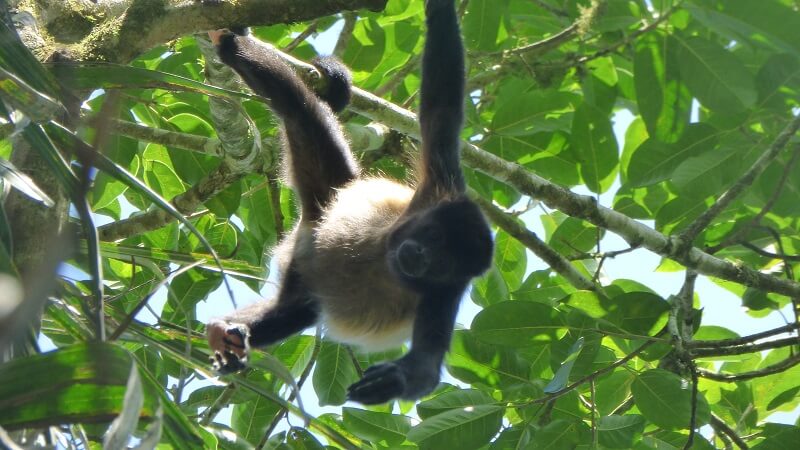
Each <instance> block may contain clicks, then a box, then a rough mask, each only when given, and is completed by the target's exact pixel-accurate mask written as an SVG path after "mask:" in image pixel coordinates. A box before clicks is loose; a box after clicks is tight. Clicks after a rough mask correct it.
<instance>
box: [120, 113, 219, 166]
mask: <svg viewBox="0 0 800 450" xmlns="http://www.w3.org/2000/svg"><path fill="white" fill-rule="evenodd" d="M109 125H110V126H111V129H112V130H113V131H114V132H115V133H118V134H121V135H123V136H128V137H131V138H133V139H137V140H140V141H143V142H152V143H155V144H160V145H164V146H167V147H177V148H182V149H184V150H191V151H193V152H197V153H202V154H205V155H211V156H220V157H222V156H224V155H225V150H224V149H223V147H222V143H221V142H220V140H219V139H215V138H207V137H203V136H197V135H194V134H189V133H181V132H179V131H169V130H162V129H160V128H153V127H148V126H146V125H140V124H138V123H134V122H128V121H127V120H119V119H113V120H111V121H110V122H109Z"/></svg>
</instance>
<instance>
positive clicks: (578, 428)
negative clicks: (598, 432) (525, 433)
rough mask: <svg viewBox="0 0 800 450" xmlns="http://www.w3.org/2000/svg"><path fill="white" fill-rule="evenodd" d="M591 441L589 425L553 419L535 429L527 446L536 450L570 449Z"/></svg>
mask: <svg viewBox="0 0 800 450" xmlns="http://www.w3.org/2000/svg"><path fill="white" fill-rule="evenodd" d="M590 441H591V438H590V433H589V427H587V426H586V425H585V424H584V423H583V422H580V421H575V422H568V421H566V420H554V421H552V422H550V423H549V424H547V426H545V427H544V428H541V429H539V430H536V433H534V435H533V441H531V445H530V446H529V448H532V449H533V448H535V449H536V450H571V449H575V448H580V447H578V446H577V445H578V444H588V443H589V442H590Z"/></svg>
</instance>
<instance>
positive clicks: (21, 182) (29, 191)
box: [0, 158, 54, 207]
mask: <svg viewBox="0 0 800 450" xmlns="http://www.w3.org/2000/svg"><path fill="white" fill-rule="evenodd" d="M0 177H1V178H3V180H4V181H5V182H6V183H8V184H10V185H11V186H12V187H13V188H15V189H17V190H18V191H20V192H22V193H23V194H25V195H27V196H28V197H30V198H32V199H34V200H36V201H38V202H41V203H43V204H44V205H45V206H48V207H50V206H53V205H54V203H53V200H52V199H50V197H48V196H47V194H46V193H45V192H44V191H43V190H41V189H39V186H37V185H36V183H35V182H34V181H33V180H32V179H31V177H29V176H27V175H25V174H24V173H22V172H21V171H20V170H19V169H17V168H16V167H15V166H14V165H13V164H11V162H10V161H6V160H5V159H3V158H0Z"/></svg>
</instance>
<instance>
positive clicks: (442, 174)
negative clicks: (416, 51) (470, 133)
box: [417, 0, 465, 198]
mask: <svg viewBox="0 0 800 450" xmlns="http://www.w3.org/2000/svg"><path fill="white" fill-rule="evenodd" d="M453 1H454V0H427V1H426V2H425V13H426V23H427V27H428V31H427V38H426V39H425V50H424V52H425V53H424V55H423V58H422V88H421V94H420V96H421V98H420V109H419V123H420V129H421V133H422V171H423V173H422V174H423V177H422V184H421V185H420V188H419V189H418V191H417V197H422V198H430V197H429V196H430V195H431V193H432V192H433V193H436V192H437V191H441V190H444V191H445V192H452V193H462V192H464V177H463V175H462V173H461V167H460V165H459V162H460V158H459V153H460V148H461V139H460V133H461V127H462V126H463V122H464V77H465V72H464V46H463V44H462V42H461V35H460V33H459V28H458V19H457V17H456V10H455V5H454V3H453ZM434 197H435V196H434Z"/></svg>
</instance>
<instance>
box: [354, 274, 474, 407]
mask: <svg viewBox="0 0 800 450" xmlns="http://www.w3.org/2000/svg"><path fill="white" fill-rule="evenodd" d="M461 294H462V291H461V290H457V289H452V290H450V291H447V292H441V291H440V292H436V293H431V294H430V295H427V296H426V297H425V298H423V299H422V301H421V302H420V304H419V306H418V307H417V316H416V319H415V320H414V335H413V337H412V341H411V350H410V351H409V352H408V353H407V354H406V355H405V356H403V357H402V358H400V359H398V360H395V361H391V362H388V363H383V364H378V365H375V366H372V367H370V368H369V369H367V370H366V372H364V377H363V378H362V379H361V380H360V381H358V382H356V383H354V384H353V385H351V386H350V387H349V388H348V398H349V399H350V400H353V401H357V402H359V403H364V404H376V403H384V402H387V401H389V400H391V399H393V398H396V397H400V398H403V399H407V400H413V399H418V398H420V397H422V396H423V395H425V394H428V393H430V392H431V391H432V390H433V389H434V388H435V387H436V385H438V384H439V375H440V370H441V366H442V361H443V360H444V355H445V353H446V352H447V349H448V348H450V338H451V336H452V335H453V326H454V325H455V319H456V313H457V312H458V304H459V301H460V300H461Z"/></svg>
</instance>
